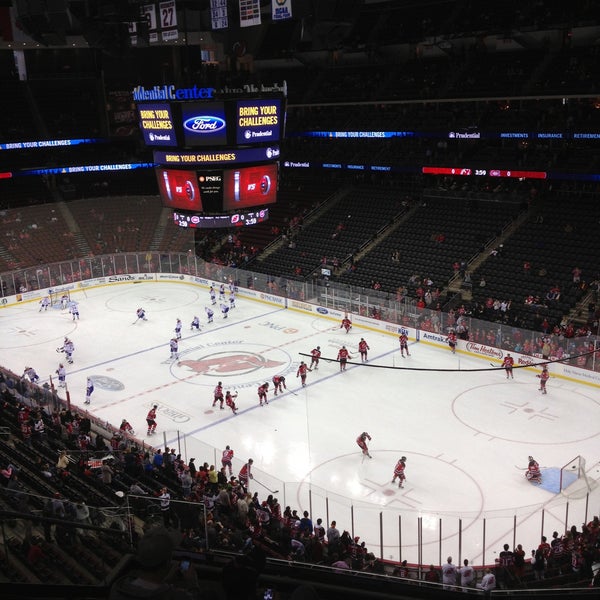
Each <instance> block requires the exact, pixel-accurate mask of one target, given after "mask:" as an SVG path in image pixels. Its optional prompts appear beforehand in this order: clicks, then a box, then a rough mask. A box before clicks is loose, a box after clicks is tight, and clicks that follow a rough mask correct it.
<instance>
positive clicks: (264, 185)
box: [134, 85, 285, 228]
mask: <svg viewBox="0 0 600 600" xmlns="http://www.w3.org/2000/svg"><path fill="white" fill-rule="evenodd" d="M215 91H216V90H212V89H209V88H197V87H196V86H194V87H193V88H187V89H176V88H175V86H168V85H163V86H154V87H153V88H151V89H149V90H146V89H145V88H141V87H138V88H136V89H135V90H134V99H135V100H136V101H137V103H138V104H137V110H138V115H139V125H140V131H141V133H142V136H143V138H144V142H145V144H146V145H147V146H150V147H152V148H153V149H154V151H153V155H154V163H155V165H156V166H155V173H156V181H157V183H158V189H159V193H160V196H161V199H162V202H163V205H164V206H166V207H168V208H170V209H172V210H173V220H174V222H175V224H177V225H178V226H180V227H190V228H202V227H240V226H246V225H254V224H256V223H260V222H262V221H266V220H267V219H268V218H269V210H268V208H267V205H270V204H274V203H275V202H276V201H277V190H278V183H279V152H280V150H279V142H280V140H281V138H282V136H283V135H284V124H285V94H284V93H281V91H274V92H272V93H260V92H258V91H257V93H254V94H247V93H243V94H239V93H234V94H233V95H231V96H228V95H227V94H225V93H223V94H221V96H219V94H218V93H217V94H215V93H214V92H215Z"/></svg>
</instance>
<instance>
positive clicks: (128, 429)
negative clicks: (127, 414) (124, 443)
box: [119, 419, 135, 435]
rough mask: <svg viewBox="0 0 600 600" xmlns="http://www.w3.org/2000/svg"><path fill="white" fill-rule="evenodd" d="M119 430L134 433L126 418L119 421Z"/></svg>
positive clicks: (128, 433)
mask: <svg viewBox="0 0 600 600" xmlns="http://www.w3.org/2000/svg"><path fill="white" fill-rule="evenodd" d="M119 431H120V432H121V433H124V434H126V435H135V431H134V430H133V427H132V426H131V423H129V421H128V420H127V419H123V420H122V421H121V425H120V426H119Z"/></svg>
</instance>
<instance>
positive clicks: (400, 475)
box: [392, 456, 406, 488]
mask: <svg viewBox="0 0 600 600" xmlns="http://www.w3.org/2000/svg"><path fill="white" fill-rule="evenodd" d="M405 468H406V456H403V457H402V458H401V459H400V460H399V461H398V462H397V463H396V466H395V467H394V478H393V479H392V483H396V479H399V480H400V481H399V482H398V487H399V488H401V487H404V481H405V480H406V475H405V474H404V469H405Z"/></svg>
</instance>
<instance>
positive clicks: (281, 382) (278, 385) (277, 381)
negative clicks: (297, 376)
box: [273, 375, 287, 396]
mask: <svg viewBox="0 0 600 600" xmlns="http://www.w3.org/2000/svg"><path fill="white" fill-rule="evenodd" d="M273 385H274V386H275V395H276V396H277V392H278V391H279V392H281V393H282V394H283V390H287V385H285V377H284V376H283V375H274V376H273Z"/></svg>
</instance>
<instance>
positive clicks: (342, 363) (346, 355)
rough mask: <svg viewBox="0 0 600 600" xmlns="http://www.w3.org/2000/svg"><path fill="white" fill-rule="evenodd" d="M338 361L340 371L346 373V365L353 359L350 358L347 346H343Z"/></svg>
mask: <svg viewBox="0 0 600 600" xmlns="http://www.w3.org/2000/svg"><path fill="white" fill-rule="evenodd" d="M337 359H338V361H339V363H340V371H345V370H346V363H347V362H348V359H350V360H352V357H351V356H350V354H349V352H348V350H347V349H346V346H342V347H341V348H340V349H339V352H338V355H337Z"/></svg>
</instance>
